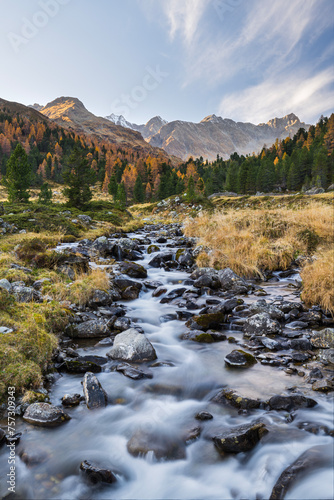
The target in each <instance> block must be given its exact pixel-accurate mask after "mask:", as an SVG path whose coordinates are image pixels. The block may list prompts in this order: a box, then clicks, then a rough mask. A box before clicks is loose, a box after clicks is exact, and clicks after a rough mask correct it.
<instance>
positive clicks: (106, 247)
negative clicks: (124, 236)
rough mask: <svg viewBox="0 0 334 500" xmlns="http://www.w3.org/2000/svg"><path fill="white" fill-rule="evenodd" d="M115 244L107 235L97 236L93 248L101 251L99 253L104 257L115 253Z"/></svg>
mask: <svg viewBox="0 0 334 500" xmlns="http://www.w3.org/2000/svg"><path fill="white" fill-rule="evenodd" d="M114 246H115V245H114V243H113V242H112V241H110V240H108V238H106V236H100V238H97V239H96V240H95V241H94V243H93V244H92V248H93V249H94V250H96V251H97V252H99V254H100V255H102V256H103V257H108V256H111V255H113V249H114Z"/></svg>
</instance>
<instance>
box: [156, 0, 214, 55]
mask: <svg viewBox="0 0 334 500" xmlns="http://www.w3.org/2000/svg"><path fill="white" fill-rule="evenodd" d="M209 1H210V0H168V1H164V2H163V4H162V5H163V9H164V12H165V15H166V17H167V20H168V27H169V35H170V37H171V39H172V40H173V39H174V38H175V36H176V34H177V33H178V32H180V34H181V37H182V38H183V40H184V42H185V43H186V45H187V46H188V47H189V46H190V45H191V43H192V42H193V41H194V38H195V35H196V33H197V30H198V25H199V22H200V20H201V18H202V16H203V14H204V12H205V10H206V8H207V6H208V4H209Z"/></svg>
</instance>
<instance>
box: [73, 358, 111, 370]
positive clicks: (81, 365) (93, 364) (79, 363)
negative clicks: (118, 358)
mask: <svg viewBox="0 0 334 500" xmlns="http://www.w3.org/2000/svg"><path fill="white" fill-rule="evenodd" d="M107 361H108V360H107V358H104V357H102V356H93V355H89V356H77V357H75V358H66V359H65V366H66V370H67V371H68V372H70V373H86V372H88V371H90V372H94V373H98V372H101V371H102V366H103V365H104V364H105V363H106V362H107Z"/></svg>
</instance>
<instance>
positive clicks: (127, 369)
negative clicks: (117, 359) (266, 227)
mask: <svg viewBox="0 0 334 500" xmlns="http://www.w3.org/2000/svg"><path fill="white" fill-rule="evenodd" d="M116 371H118V372H120V373H123V375H125V376H126V377H128V378H131V379H132V380H140V379H142V378H153V375H152V373H151V372H149V371H148V370H140V369H139V368H135V367H134V366H131V365H129V363H121V364H119V365H117V367H116Z"/></svg>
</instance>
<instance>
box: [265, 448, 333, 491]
mask: <svg viewBox="0 0 334 500" xmlns="http://www.w3.org/2000/svg"><path fill="white" fill-rule="evenodd" d="M332 456H333V450H332V447H331V446H326V445H325V446H314V447H313V448H310V449H308V450H307V451H305V452H304V453H303V454H302V455H301V456H300V457H299V458H297V460H295V461H294V462H293V463H292V464H291V465H289V466H288V467H287V468H286V469H285V470H284V471H283V472H282V474H281V475H280V477H279V478H278V480H277V481H276V483H275V486H274V487H273V490H272V492H271V495H270V500H282V499H283V498H285V495H286V493H287V492H288V490H289V489H290V488H291V486H292V485H293V484H294V483H295V482H296V481H297V480H298V481H300V479H301V475H302V474H303V475H304V476H306V475H308V474H310V473H313V472H314V470H316V469H319V468H322V467H325V466H328V465H330V466H332V465H333V463H332V461H333V458H332Z"/></svg>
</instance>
